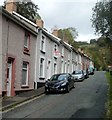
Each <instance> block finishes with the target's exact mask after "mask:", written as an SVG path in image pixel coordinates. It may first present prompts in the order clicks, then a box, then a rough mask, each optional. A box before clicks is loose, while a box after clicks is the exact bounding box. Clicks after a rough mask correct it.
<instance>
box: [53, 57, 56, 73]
mask: <svg viewBox="0 0 112 120" xmlns="http://www.w3.org/2000/svg"><path fill="white" fill-rule="evenodd" d="M54 64H55V65H56V69H55V70H54ZM53 73H54V74H57V61H56V60H55V59H54V63H53Z"/></svg>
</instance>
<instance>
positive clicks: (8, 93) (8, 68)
mask: <svg viewBox="0 0 112 120" xmlns="http://www.w3.org/2000/svg"><path fill="white" fill-rule="evenodd" d="M12 62H13V61H12V60H11V59H8V67H7V96H11V80H12Z"/></svg>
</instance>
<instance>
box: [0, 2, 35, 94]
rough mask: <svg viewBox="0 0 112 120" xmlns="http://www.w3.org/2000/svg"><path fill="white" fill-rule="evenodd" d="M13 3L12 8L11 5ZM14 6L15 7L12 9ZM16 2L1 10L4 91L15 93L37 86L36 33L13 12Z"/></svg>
mask: <svg viewBox="0 0 112 120" xmlns="http://www.w3.org/2000/svg"><path fill="white" fill-rule="evenodd" d="M11 6H13V8H14V9H13V8H12V7H11ZM11 8H12V9H11ZM15 10H16V5H15V3H8V4H6V10H4V9H2V12H1V13H0V16H2V19H1V20H2V56H1V57H2V70H1V71H2V93H3V95H4V94H6V95H7V96H14V95H15V94H16V93H18V92H20V91H25V90H32V89H33V88H34V85H33V84H34V69H35V54H34V53H35V48H36V38H37V32H36V31H35V30H34V29H33V28H31V27H30V26H29V25H27V24H25V23H24V22H23V21H22V20H20V19H19V17H17V15H16V14H14V12H13V11H15Z"/></svg>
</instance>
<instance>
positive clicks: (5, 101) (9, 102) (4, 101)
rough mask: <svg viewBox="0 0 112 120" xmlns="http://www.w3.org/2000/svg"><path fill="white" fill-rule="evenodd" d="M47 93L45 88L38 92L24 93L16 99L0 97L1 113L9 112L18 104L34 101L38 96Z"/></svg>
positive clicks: (15, 97) (39, 89)
mask: <svg viewBox="0 0 112 120" xmlns="http://www.w3.org/2000/svg"><path fill="white" fill-rule="evenodd" d="M44 93H45V89H44V87H41V88H38V89H37V90H32V91H27V92H22V93H20V94H18V95H16V96H14V97H7V96H5V97H0V104H1V105H0V111H5V110H8V109H10V108H12V107H14V106H17V105H18V104H21V103H23V102H26V101H28V100H30V99H33V98H35V97H37V96H40V95H42V94H44Z"/></svg>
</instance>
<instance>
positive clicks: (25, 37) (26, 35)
mask: <svg viewBox="0 0 112 120" xmlns="http://www.w3.org/2000/svg"><path fill="white" fill-rule="evenodd" d="M28 34H29V33H28V32H27V31H25V35H24V48H27V49H28V48H29V39H30V38H29V35H28ZM25 39H26V40H27V45H25Z"/></svg>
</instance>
